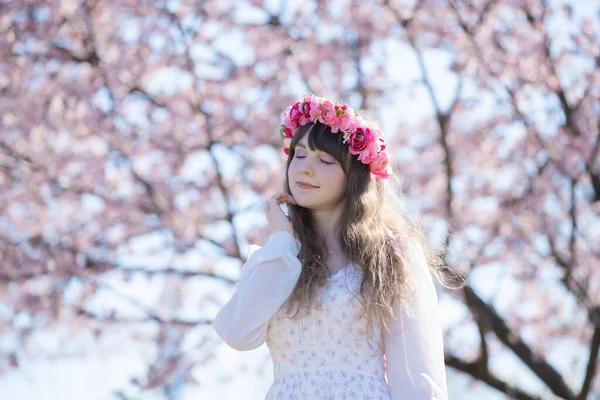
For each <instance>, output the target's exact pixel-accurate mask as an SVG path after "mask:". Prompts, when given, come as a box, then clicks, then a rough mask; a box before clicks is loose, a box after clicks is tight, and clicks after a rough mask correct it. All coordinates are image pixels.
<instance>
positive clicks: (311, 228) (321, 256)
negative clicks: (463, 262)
mask: <svg viewBox="0 0 600 400" xmlns="http://www.w3.org/2000/svg"><path fill="white" fill-rule="evenodd" d="M305 135H309V136H308V145H309V147H310V149H311V150H313V151H314V150H315V149H317V150H319V151H323V152H326V153H328V154H330V155H331V156H333V157H334V158H335V159H336V160H337V161H338V162H339V163H340V165H341V167H342V169H343V171H344V173H345V178H346V189H345V194H344V198H343V200H342V207H343V209H342V212H341V216H340V218H339V220H338V221H337V225H336V232H337V234H338V240H339V243H340V246H341V251H342V252H343V255H344V256H345V257H346V258H347V259H348V260H350V261H351V262H352V263H353V264H354V265H355V266H356V267H358V268H359V269H360V270H361V272H362V282H361V284H360V293H359V300H360V302H361V304H362V314H361V318H362V316H364V314H365V313H366V314H367V316H368V320H367V332H366V335H367V336H368V337H371V335H372V333H373V332H374V328H375V326H376V324H378V325H379V327H381V328H383V329H381V335H382V336H383V334H384V330H385V331H389V327H388V322H389V319H390V318H391V317H397V316H395V315H394V312H393V310H394V308H395V307H396V305H397V304H400V305H401V306H402V307H404V309H405V310H406V312H407V313H408V315H409V316H413V312H412V307H411V301H412V299H411V298H412V296H413V295H414V290H415V288H414V287H413V286H412V284H411V280H410V279H409V275H408V265H407V261H406V252H405V249H406V245H407V244H408V241H417V242H418V243H419V244H420V245H421V247H422V249H423V251H424V253H425V257H426V260H427V262H428V265H429V267H430V270H431V271H432V273H433V275H434V276H435V277H436V279H437V280H438V281H439V282H440V283H442V285H444V286H447V284H446V283H447V279H446V277H445V274H444V273H443V272H442V269H444V266H445V263H444V260H443V254H444V253H445V251H446V250H447V249H446V248H444V249H442V250H441V251H439V250H435V249H434V248H433V247H432V246H431V245H430V244H429V242H428V241H427V239H426V237H425V235H424V232H423V230H422V229H421V228H420V227H419V226H418V225H417V224H415V223H414V222H413V221H412V220H411V216H410V215H409V214H408V212H407V211H406V208H405V207H404V205H403V202H402V201H401V199H400V197H399V196H398V195H397V194H396V192H395V191H394V189H393V188H392V187H391V185H389V184H387V183H386V182H385V181H384V180H381V179H374V180H371V178H370V171H369V166H368V165H365V164H363V163H362V162H361V161H358V160H357V158H356V156H353V155H352V154H350V153H349V151H348V145H347V144H344V143H343V136H342V135H341V134H332V132H331V128H330V127H328V126H327V125H324V124H321V123H319V122H317V123H309V124H307V125H304V126H302V127H301V128H300V129H299V130H298V131H297V132H296V134H295V135H294V137H293V139H292V142H291V144H290V149H289V153H288V159H287V164H286V174H285V175H286V176H285V183H284V191H285V192H286V193H288V194H292V193H291V191H290V184H289V180H288V174H287V171H288V169H289V166H290V163H291V162H292V159H293V158H294V154H295V149H296V144H297V143H298V142H299V141H300V140H301V139H302V138H303V137H304V136H305ZM392 166H393V165H392ZM388 180H391V178H389V179H388ZM288 210H289V211H288V213H289V217H290V221H291V223H292V227H293V229H294V231H295V233H296V235H297V238H298V240H299V241H300V243H301V244H302V246H301V248H300V253H299V255H298V258H299V259H300V261H301V262H302V271H301V273H300V277H299V279H298V282H297V284H296V286H295V287H294V289H293V291H292V293H291V295H290V296H289V297H288V299H287V300H286V302H285V303H284V307H287V310H288V313H289V311H290V310H295V313H294V315H293V316H292V317H291V318H294V317H296V316H297V314H298V313H299V312H302V313H307V312H309V308H313V304H314V301H315V297H316V292H317V290H318V289H319V288H320V287H323V286H324V285H325V284H326V283H327V278H328V276H329V270H328V268H327V254H328V252H327V248H326V246H325V243H326V242H325V240H324V238H323V237H322V236H321V234H320V233H319V232H318V230H317V229H316V224H315V220H314V219H313V216H312V213H311V211H310V209H308V208H304V207H301V206H297V205H291V204H290V205H288ZM381 343H383V341H382V342H381ZM382 350H383V349H382V348H381V347H380V348H379V350H378V352H379V353H381V352H382Z"/></svg>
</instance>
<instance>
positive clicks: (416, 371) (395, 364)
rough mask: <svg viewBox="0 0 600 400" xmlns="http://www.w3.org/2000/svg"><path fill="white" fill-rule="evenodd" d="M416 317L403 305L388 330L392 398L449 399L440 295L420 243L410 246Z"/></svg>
mask: <svg viewBox="0 0 600 400" xmlns="http://www.w3.org/2000/svg"><path fill="white" fill-rule="evenodd" d="M407 260H408V262H409V265H410V270H411V272H412V278H413V282H414V285H415V289H416V293H415V294H414V302H413V303H412V304H413V310H414V317H413V318H411V319H409V316H408V315H407V314H406V312H405V311H404V309H403V308H402V307H398V309H397V310H395V315H396V319H392V320H391V321H390V323H389V328H390V332H385V346H386V351H385V358H386V362H387V368H386V375H387V380H388V384H389V386H390V390H391V394H392V399H411V400H446V399H447V398H448V394H447V388H446V370H445V366H444V344H443V334H442V327H441V324H440V317H439V311H438V298H437V293H436V291H435V287H434V285H433V280H432V278H431V274H430V272H429V267H428V265H427V262H426V260H425V255H424V254H423V250H422V248H421V246H420V245H414V244H413V245H411V246H409V251H408V257H407Z"/></svg>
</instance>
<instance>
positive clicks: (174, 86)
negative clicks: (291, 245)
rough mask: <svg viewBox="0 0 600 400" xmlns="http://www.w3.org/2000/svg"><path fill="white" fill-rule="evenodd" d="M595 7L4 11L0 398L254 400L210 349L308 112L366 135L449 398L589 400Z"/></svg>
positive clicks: (594, 267)
mask: <svg viewBox="0 0 600 400" xmlns="http://www.w3.org/2000/svg"><path fill="white" fill-rule="evenodd" d="M599 21H600V3H599V2H598V1H596V0H577V1H575V0H572V1H559V0H548V1H533V0H487V1H486V0H423V1H394V0H388V1H355V0H346V1H342V0H339V1H310V0H306V1H302V2H300V1H283V0H281V1H275V0H273V1H266V0H265V1H260V0H258V1H244V0H240V1H227V0H218V1H210V0H207V1H186V0H179V1H177V0H173V1H171V0H156V1H154V0H122V1H120V0H87V1H86V0H60V1H59V0H47V1H42V0H39V1H34V0H17V1H15V0H9V1H2V2H0V54H1V60H0V257H1V261H0V397H1V398H2V399H3V400H4V399H7V400H22V399H61V400H70V399H77V400H79V399H92V400H95V399H103V400H104V399H169V400H170V399H182V400H183V399H185V400H188V399H262V398H264V395H265V394H266V391H267V389H268V387H269V385H270V383H271V379H272V370H271V364H270V360H269V355H268V350H267V348H266V346H264V345H263V346H262V347H261V348H259V349H257V350H254V351H250V352H243V353H240V352H236V351H234V350H231V349H229V348H228V347H227V346H226V345H225V344H224V343H222V341H221V340H220V339H219V337H218V336H217V335H216V334H215V333H214V331H213V328H212V321H213V318H214V315H215V314H216V312H217V310H218V309H219V308H220V307H221V306H222V305H223V304H224V303H225V302H226V301H227V300H228V299H229V298H230V296H231V295H232V294H233V291H234V289H235V282H236V281H237V279H238V277H239V273H240V267H241V265H243V263H244V261H245V260H246V256H247V254H248V246H249V245H250V244H258V245H262V244H264V240H265V238H266V237H267V235H268V231H267V229H266V219H265V217H264V214H263V206H264V203H265V198H266V197H268V196H270V195H271V194H273V193H274V192H275V191H278V190H280V189H281V187H282V183H283V170H282V167H283V166H284V161H285V158H284V154H283V151H282V144H281V141H280V137H279V124H280V123H281V120H282V119H281V115H282V112H283V111H284V109H285V108H286V107H288V106H289V105H291V104H293V103H294V102H295V101H297V100H298V99H299V98H300V96H301V95H302V94H304V93H309V92H312V93H314V94H316V95H318V96H324V97H329V98H331V99H334V100H335V99H337V100H343V101H346V102H348V104H350V105H351V106H352V107H353V108H357V109H364V110H365V111H366V112H367V113H369V114H370V115H371V116H373V117H374V118H376V119H378V120H379V121H380V123H381V126H382V128H383V131H384V134H385V136H386V139H387V140H388V142H389V146H390V149H391V152H390V153H391V155H392V156H393V157H394V158H395V160H396V173H397V176H398V177H399V180H398V181H396V184H397V186H398V188H399V189H398V190H401V191H402V193H404V194H405V195H406V205H407V207H408V208H409V209H410V210H411V212H413V213H414V214H415V215H417V216H418V218H419V221H420V222H421V223H422V224H423V225H424V227H425V228H426V231H427V235H428V237H429V238H430V240H431V241H432V243H434V244H436V245H437V246H441V245H443V244H448V246H449V247H450V249H451V250H450V251H449V252H448V253H447V254H446V262H447V264H448V265H449V266H450V267H451V268H456V269H458V270H460V271H462V272H464V273H465V275H466V277H467V280H468V282H469V285H468V286H467V287H465V288H463V289H460V290H445V289H443V288H441V287H439V288H438V289H439V297H440V307H441V308H442V315H443V321H442V323H443V325H444V330H445V345H446V364H447V374H448V385H449V391H450V398H451V399H452V400H462V399H478V400H479V399H491V400H496V399H524V400H528V399H573V400H575V399H577V400H584V399H600V395H599V394H598V393H599V392H600V377H598V375H599V366H598V349H599V347H600V155H599V153H600V117H599V116H600V47H599V43H600V23H599Z"/></svg>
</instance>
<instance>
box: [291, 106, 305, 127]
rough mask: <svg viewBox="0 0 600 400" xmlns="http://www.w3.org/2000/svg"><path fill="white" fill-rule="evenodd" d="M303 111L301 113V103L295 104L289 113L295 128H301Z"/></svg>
mask: <svg viewBox="0 0 600 400" xmlns="http://www.w3.org/2000/svg"><path fill="white" fill-rule="evenodd" d="M302 115H303V114H302V111H300V102H298V103H296V104H294V105H293V106H292V108H291V109H290V112H289V116H290V117H289V118H290V122H291V123H292V126H293V127H294V128H298V127H299V126H300V118H301V117H302Z"/></svg>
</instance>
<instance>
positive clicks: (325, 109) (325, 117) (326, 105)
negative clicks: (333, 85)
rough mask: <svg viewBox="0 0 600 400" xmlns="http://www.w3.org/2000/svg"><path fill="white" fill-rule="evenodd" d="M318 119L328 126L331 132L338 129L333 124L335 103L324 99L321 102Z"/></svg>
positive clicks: (335, 116) (334, 121)
mask: <svg viewBox="0 0 600 400" xmlns="http://www.w3.org/2000/svg"><path fill="white" fill-rule="evenodd" d="M318 120H319V122H321V123H323V124H325V125H328V126H330V127H331V132H333V133H336V132H337V131H338V129H337V127H336V124H335V123H336V120H337V115H336V113H335V105H334V104H333V103H332V102H331V101H329V100H325V101H324V102H323V103H321V106H320V113H319V118H318Z"/></svg>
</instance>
